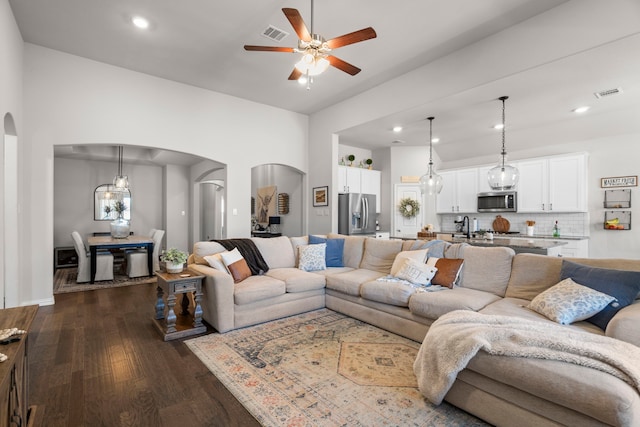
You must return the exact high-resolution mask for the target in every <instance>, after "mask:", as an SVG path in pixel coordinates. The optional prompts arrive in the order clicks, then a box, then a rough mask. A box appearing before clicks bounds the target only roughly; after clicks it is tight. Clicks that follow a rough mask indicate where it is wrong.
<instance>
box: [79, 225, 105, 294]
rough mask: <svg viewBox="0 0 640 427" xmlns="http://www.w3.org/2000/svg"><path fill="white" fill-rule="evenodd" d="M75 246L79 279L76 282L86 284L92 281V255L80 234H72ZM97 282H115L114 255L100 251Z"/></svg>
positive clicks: (97, 260) (97, 263)
mask: <svg viewBox="0 0 640 427" xmlns="http://www.w3.org/2000/svg"><path fill="white" fill-rule="evenodd" d="M71 238H73V246H75V248H76V253H77V254H78V278H77V279H76V282H78V283H85V282H89V281H90V280H91V254H90V253H89V251H87V248H86V246H85V245H84V241H83V240H82V237H81V236H80V233H78V232H77V231H74V232H72V233H71ZM95 280H96V281H99V280H113V255H111V253H110V252H107V251H99V252H98V253H97V255H96V279H95Z"/></svg>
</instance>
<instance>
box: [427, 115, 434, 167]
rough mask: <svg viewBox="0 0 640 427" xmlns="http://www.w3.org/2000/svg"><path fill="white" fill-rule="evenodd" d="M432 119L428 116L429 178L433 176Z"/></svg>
mask: <svg viewBox="0 0 640 427" xmlns="http://www.w3.org/2000/svg"><path fill="white" fill-rule="evenodd" d="M433 119H434V117H428V118H427V120H429V178H433V134H432V132H433Z"/></svg>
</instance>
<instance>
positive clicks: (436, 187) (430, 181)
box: [420, 117, 442, 196]
mask: <svg viewBox="0 0 640 427" xmlns="http://www.w3.org/2000/svg"><path fill="white" fill-rule="evenodd" d="M434 118H435V117H428V118H427V120H429V169H428V170H427V173H426V174H424V175H422V176H421V177H420V189H421V190H422V192H423V193H427V194H429V195H430V196H433V195H434V194H439V193H440V192H441V191H442V177H441V176H440V175H438V174H437V173H436V172H435V168H434V167H433V119H434Z"/></svg>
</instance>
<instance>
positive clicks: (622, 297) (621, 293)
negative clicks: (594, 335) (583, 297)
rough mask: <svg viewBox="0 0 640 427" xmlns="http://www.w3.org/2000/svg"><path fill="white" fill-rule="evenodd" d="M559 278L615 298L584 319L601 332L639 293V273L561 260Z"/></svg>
mask: <svg viewBox="0 0 640 427" xmlns="http://www.w3.org/2000/svg"><path fill="white" fill-rule="evenodd" d="M560 278H561V280H564V279H566V278H571V279H572V280H573V281H574V282H576V283H579V284H581V285H583V286H588V287H590V288H591V289H595V290H596V291H600V292H602V293H605V294H607V295H611V296H612V297H614V298H615V300H614V301H612V302H611V303H609V305H607V306H606V307H605V308H604V310H602V311H601V312H600V313H598V314H596V315H595V316H593V317H590V318H588V319H586V321H587V322H590V323H593V324H594V325H596V326H598V327H600V328H601V329H602V330H603V331H604V330H605V329H606V328H607V324H608V323H609V321H610V320H611V319H612V318H613V316H615V314H616V313H617V312H618V311H620V310H621V309H622V308H624V307H626V306H628V305H629V304H631V303H632V302H633V301H634V300H635V299H636V297H637V296H638V292H640V271H626V270H612V269H608V268H597V267H589V266H587V265H582V264H577V263H575V262H571V261H566V260H563V261H562V270H561V271H560Z"/></svg>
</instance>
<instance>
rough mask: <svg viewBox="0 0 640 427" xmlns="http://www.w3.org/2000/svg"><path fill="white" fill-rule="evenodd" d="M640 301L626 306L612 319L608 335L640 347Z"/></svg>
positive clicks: (608, 326) (607, 331) (608, 327)
mask: <svg viewBox="0 0 640 427" xmlns="http://www.w3.org/2000/svg"><path fill="white" fill-rule="evenodd" d="M639 318H640V300H636V301H635V302H634V303H633V304H631V305H628V306H626V307H625V308H623V309H622V310H620V311H619V312H618V313H616V315H615V316H614V317H613V319H611V321H610V322H609V324H608V325H607V330H606V335H607V336H608V337H612V338H617V339H619V340H622V341H626V342H628V343H631V344H634V345H636V346H638V347H640V328H638V319H639Z"/></svg>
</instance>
